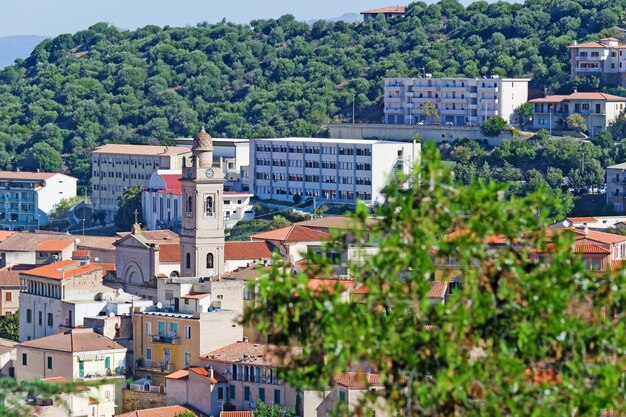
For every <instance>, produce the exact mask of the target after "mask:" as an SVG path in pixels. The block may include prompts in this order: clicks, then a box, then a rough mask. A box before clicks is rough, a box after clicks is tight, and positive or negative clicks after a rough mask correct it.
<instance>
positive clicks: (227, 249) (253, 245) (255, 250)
mask: <svg viewBox="0 0 626 417" xmlns="http://www.w3.org/2000/svg"><path fill="white" fill-rule="evenodd" d="M271 257H272V251H271V250H270V248H269V246H268V245H267V243H266V242H225V243H224V259H225V260H227V261H228V260H241V259H269V258H271Z"/></svg>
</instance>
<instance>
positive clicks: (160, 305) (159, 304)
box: [157, 302, 163, 310]
mask: <svg viewBox="0 0 626 417" xmlns="http://www.w3.org/2000/svg"><path fill="white" fill-rule="evenodd" d="M157 308H158V309H159V310H160V309H162V308H163V304H162V303H161V302H158V303H157Z"/></svg>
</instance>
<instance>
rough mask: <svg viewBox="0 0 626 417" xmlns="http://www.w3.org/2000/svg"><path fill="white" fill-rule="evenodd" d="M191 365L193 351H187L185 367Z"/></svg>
mask: <svg viewBox="0 0 626 417" xmlns="http://www.w3.org/2000/svg"><path fill="white" fill-rule="evenodd" d="M187 366H191V353H190V352H185V367H187Z"/></svg>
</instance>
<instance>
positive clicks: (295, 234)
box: [250, 224, 330, 243]
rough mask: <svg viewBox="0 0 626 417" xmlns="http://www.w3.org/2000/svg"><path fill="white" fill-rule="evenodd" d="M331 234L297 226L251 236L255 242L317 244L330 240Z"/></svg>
mask: <svg viewBox="0 0 626 417" xmlns="http://www.w3.org/2000/svg"><path fill="white" fill-rule="evenodd" d="M329 237H330V234H328V233H324V232H319V231H317V230H313V229H309V228H308V227H302V226H299V225H297V224H293V225H291V226H287V227H283V228H282V229H276V230H271V231H269V232H263V233H257V234H255V235H252V236H250V239H252V240H253V241H263V240H264V241H270V242H276V243H289V242H315V241H322V240H325V239H328V238H329Z"/></svg>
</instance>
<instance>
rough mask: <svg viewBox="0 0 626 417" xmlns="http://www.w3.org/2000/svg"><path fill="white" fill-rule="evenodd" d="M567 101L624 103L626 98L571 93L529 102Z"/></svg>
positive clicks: (604, 94)
mask: <svg viewBox="0 0 626 417" xmlns="http://www.w3.org/2000/svg"><path fill="white" fill-rule="evenodd" d="M568 100H601V101H626V97H620V96H615V95H613V94H606V93H572V94H570V95H568V96H559V95H555V96H548V97H542V98H535V99H532V100H529V102H531V103H560V102H561V101H568Z"/></svg>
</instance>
